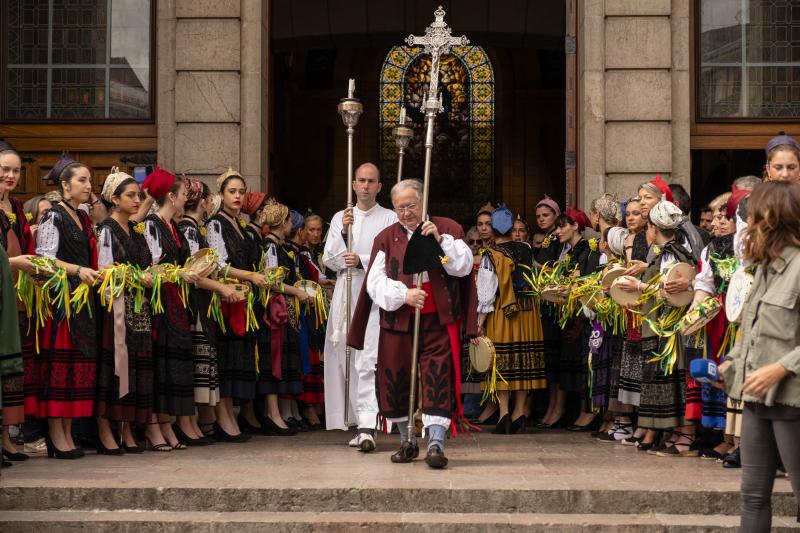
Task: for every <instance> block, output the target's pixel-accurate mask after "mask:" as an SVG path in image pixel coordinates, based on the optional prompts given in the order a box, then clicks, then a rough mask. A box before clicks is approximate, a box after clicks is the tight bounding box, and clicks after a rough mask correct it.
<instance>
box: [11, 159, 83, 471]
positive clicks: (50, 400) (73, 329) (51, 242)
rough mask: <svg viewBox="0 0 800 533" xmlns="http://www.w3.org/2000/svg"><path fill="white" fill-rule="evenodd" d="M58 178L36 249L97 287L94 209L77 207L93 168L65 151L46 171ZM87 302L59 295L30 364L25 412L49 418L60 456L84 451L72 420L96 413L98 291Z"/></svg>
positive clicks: (76, 280)
mask: <svg viewBox="0 0 800 533" xmlns="http://www.w3.org/2000/svg"><path fill="white" fill-rule="evenodd" d="M47 178H48V179H50V180H51V181H53V182H55V183H57V184H58V185H59V189H60V192H61V200H60V201H59V202H58V203H56V204H55V205H54V206H53V207H52V208H51V209H50V210H49V211H48V212H47V214H45V216H44V218H43V219H42V223H41V224H40V226H39V231H38V232H37V234H36V255H38V256H42V257H47V258H50V259H54V260H56V265H57V266H58V267H59V268H63V269H64V270H65V271H66V274H67V276H68V286H65V287H63V290H65V291H66V290H69V291H73V290H75V289H77V287H78V285H79V284H80V283H85V284H86V285H88V286H89V287H93V286H94V284H95V282H96V281H97V279H98V276H99V274H98V272H97V241H96V239H95V233H94V228H93V226H92V223H91V220H90V219H89V215H87V214H86V212H85V211H83V210H81V209H79V208H78V207H79V206H80V205H81V204H82V203H85V202H86V201H88V200H89V197H90V195H91V192H92V175H91V172H90V171H89V168H88V167H87V166H86V165H84V164H82V163H79V162H77V161H74V160H72V159H69V158H68V157H66V156H62V157H61V159H59V160H58V161H57V162H56V163H55V165H53V168H52V170H51V171H50V173H49V174H48V176H47ZM87 292H89V294H88V297H87V300H86V302H85V305H83V306H81V307H80V309H76V308H73V309H69V308H68V307H67V306H69V305H70V304H69V303H66V306H65V305H64V302H65V300H64V299H60V298H58V299H56V303H54V304H53V306H52V309H51V313H52V316H51V317H49V318H47V319H46V321H45V325H44V327H43V328H41V329H39V330H38V331H37V334H38V336H39V352H38V353H37V354H35V355H34V356H33V357H32V358H31V364H30V365H28V366H27V367H26V370H25V374H26V382H27V383H29V384H30V386H27V387H26V390H27V391H30V394H28V393H27V392H26V396H25V414H26V415H28V416H31V417H37V418H46V419H47V421H48V426H49V431H48V438H47V454H48V456H49V457H56V458H58V459H77V458H80V457H83V451H81V450H80V449H79V448H78V447H77V446H76V445H75V443H74V441H73V440H72V420H73V419H74V418H83V417H90V416H93V415H94V398H95V383H96V363H97V324H96V318H95V317H96V316H97V309H96V308H95V302H94V291H87ZM65 307H66V308H65Z"/></svg>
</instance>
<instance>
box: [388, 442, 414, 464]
mask: <svg viewBox="0 0 800 533" xmlns="http://www.w3.org/2000/svg"><path fill="white" fill-rule="evenodd" d="M417 457H419V446H416V445H414V444H411V443H410V442H404V443H403V444H401V445H400V449H399V450H397V451H396V452H395V453H393V454H392V456H391V457H390V459H391V461H392V462H393V463H410V462H411V461H413V460H414V459H416V458H417Z"/></svg>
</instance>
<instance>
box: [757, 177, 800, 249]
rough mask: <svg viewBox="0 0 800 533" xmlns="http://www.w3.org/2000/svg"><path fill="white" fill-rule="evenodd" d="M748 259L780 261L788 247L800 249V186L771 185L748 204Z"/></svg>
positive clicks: (781, 183)
mask: <svg viewBox="0 0 800 533" xmlns="http://www.w3.org/2000/svg"><path fill="white" fill-rule="evenodd" d="M747 213H748V217H747V232H746V234H745V238H744V257H745V258H746V259H751V260H753V261H754V262H756V263H769V262H771V261H774V260H775V259H777V258H778V257H779V256H780V254H781V252H782V251H783V249H784V248H786V247H787V246H796V247H800V185H798V184H796V183H792V182H788V181H768V182H766V183H762V184H761V185H759V186H758V187H756V188H755V189H754V190H753V193H752V194H751V195H750V199H749V200H748V201H747Z"/></svg>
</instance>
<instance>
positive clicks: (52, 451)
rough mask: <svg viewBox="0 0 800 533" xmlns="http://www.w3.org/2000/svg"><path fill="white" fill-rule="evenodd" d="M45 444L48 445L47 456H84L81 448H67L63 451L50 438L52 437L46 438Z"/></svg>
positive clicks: (70, 457) (58, 457)
mask: <svg viewBox="0 0 800 533" xmlns="http://www.w3.org/2000/svg"><path fill="white" fill-rule="evenodd" d="M44 442H45V444H46V445H47V457H50V458H53V457H55V458H56V459H80V458H81V457H83V452H82V451H81V450H78V449H75V450H66V451H62V450H59V449H58V448H56V445H55V444H53V441H52V440H50V437H47V438H46V439H45V441H44Z"/></svg>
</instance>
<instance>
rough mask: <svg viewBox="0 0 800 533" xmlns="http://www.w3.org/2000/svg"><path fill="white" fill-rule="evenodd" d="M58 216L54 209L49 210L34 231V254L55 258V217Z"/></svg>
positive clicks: (56, 251) (56, 234)
mask: <svg viewBox="0 0 800 533" xmlns="http://www.w3.org/2000/svg"><path fill="white" fill-rule="evenodd" d="M57 216H59V215H58V214H57V213H55V212H54V211H49V212H48V213H47V214H46V215H45V216H44V219H43V220H42V222H41V224H39V229H38V230H37V231H36V255H39V256H42V257H49V258H50V259H55V258H56V254H57V253H58V245H59V232H58V228H57V227H56V224H55V218H56V217H57Z"/></svg>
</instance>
